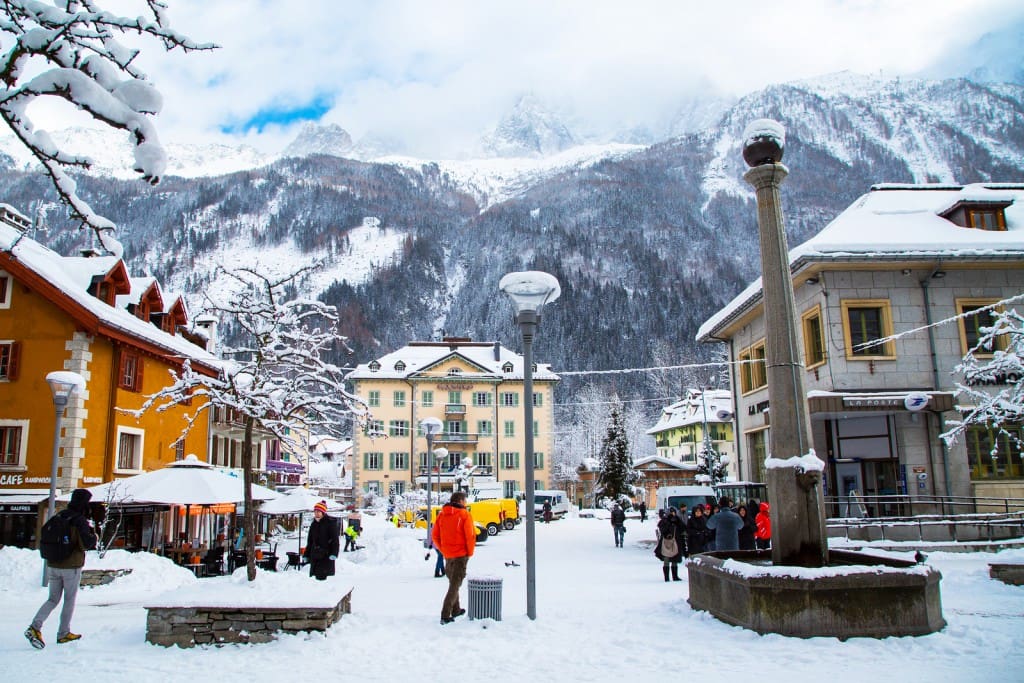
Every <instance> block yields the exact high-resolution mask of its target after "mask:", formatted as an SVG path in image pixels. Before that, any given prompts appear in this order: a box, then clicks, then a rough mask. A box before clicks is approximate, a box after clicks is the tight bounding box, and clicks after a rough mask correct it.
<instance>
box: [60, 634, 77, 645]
mask: <svg viewBox="0 0 1024 683" xmlns="http://www.w3.org/2000/svg"><path fill="white" fill-rule="evenodd" d="M81 637H82V636H81V634H79V633H69V634H67V635H65V636H61V637H60V638H58V639H57V642H58V643H60V644H61V645H63V644H64V643H73V642H75V641H76V640H79V639H80V638H81Z"/></svg>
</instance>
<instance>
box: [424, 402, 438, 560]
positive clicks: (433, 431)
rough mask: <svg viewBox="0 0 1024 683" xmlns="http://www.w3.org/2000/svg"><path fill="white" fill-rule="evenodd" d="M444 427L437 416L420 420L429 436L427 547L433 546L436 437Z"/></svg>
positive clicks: (425, 545) (425, 544)
mask: <svg viewBox="0 0 1024 683" xmlns="http://www.w3.org/2000/svg"><path fill="white" fill-rule="evenodd" d="M443 428H444V424H443V423H442V422H441V420H439V419H437V418H436V417H425V418H423V419H422V420H420V429H422V430H423V433H424V434H426V436H427V540H425V541H424V542H423V547H425V548H430V546H431V540H430V532H431V529H430V527H431V526H432V525H431V522H432V521H433V514H431V513H432V510H431V509H430V494H431V491H433V488H434V483H433V481H432V477H431V474H430V473H431V472H432V471H433V469H434V467H433V466H434V463H433V460H434V437H435V436H436V435H438V434H440V433H441V430H442V429H443ZM437 478H438V479H440V478H441V476H440V473H438V477H437ZM438 495H439V496H440V491H439V492H438Z"/></svg>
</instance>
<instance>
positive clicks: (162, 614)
mask: <svg viewBox="0 0 1024 683" xmlns="http://www.w3.org/2000/svg"><path fill="white" fill-rule="evenodd" d="M146 611H147V616H146V641H147V642H150V643H153V644H155V645H164V646H167V647H169V646H171V645H177V646H178V647H194V646H196V645H220V644H223V643H267V642H270V641H272V640H274V639H275V638H276V635H277V633H280V632H283V633H298V632H300V631H326V630H327V629H328V628H329V627H330V626H331V624H333V623H335V622H336V621H338V620H339V619H341V616H342V615H343V614H350V613H351V612H352V589H351V588H348V589H347V592H344V594H343V595H342V597H341V599H340V600H339V601H338V603H337V604H336V605H333V606H329V607H223V606H218V607H204V606H201V605H199V606H197V605H192V606H187V607H165V606H153V607H149V606H147V607H146Z"/></svg>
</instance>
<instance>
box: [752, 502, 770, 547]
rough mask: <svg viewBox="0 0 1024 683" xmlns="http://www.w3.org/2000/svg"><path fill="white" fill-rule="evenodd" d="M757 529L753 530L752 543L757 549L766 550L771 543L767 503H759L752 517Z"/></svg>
mask: <svg viewBox="0 0 1024 683" xmlns="http://www.w3.org/2000/svg"><path fill="white" fill-rule="evenodd" d="M754 521H755V522H756V523H757V531H755V532H754V543H755V544H756V545H757V549H758V550H767V549H768V548H769V547H770V546H771V544H772V517H771V508H770V507H769V506H768V503H761V509H760V511H758V513H757V515H756V516H755V517H754Z"/></svg>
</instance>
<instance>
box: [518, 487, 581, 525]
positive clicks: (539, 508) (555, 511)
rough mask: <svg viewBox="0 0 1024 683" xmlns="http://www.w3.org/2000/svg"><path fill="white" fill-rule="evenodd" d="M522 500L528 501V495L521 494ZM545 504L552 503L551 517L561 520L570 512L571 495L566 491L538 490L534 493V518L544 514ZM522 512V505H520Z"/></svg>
mask: <svg viewBox="0 0 1024 683" xmlns="http://www.w3.org/2000/svg"><path fill="white" fill-rule="evenodd" d="M520 495H521V496H522V498H521V500H522V501H525V500H526V494H525V493H522V494H520ZM544 503H551V516H552V518H554V519H560V518H562V517H565V515H566V514H568V512H569V494H568V493H566V492H565V491H543V490H538V491H534V492H533V510H534V516H536V517H540V516H541V515H542V514H543V512H544ZM520 511H521V512H525V511H523V510H522V505H520Z"/></svg>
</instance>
